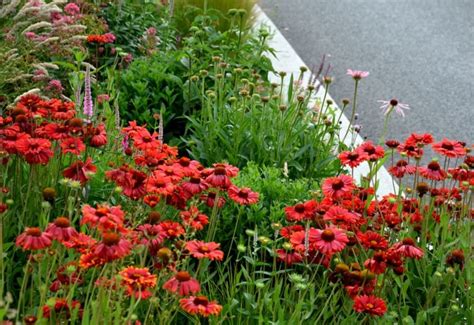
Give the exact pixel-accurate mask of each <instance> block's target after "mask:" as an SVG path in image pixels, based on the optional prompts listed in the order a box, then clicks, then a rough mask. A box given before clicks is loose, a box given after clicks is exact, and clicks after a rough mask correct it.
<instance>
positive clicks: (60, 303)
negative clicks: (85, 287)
mask: <svg viewBox="0 0 474 325" xmlns="http://www.w3.org/2000/svg"><path fill="white" fill-rule="evenodd" d="M52 303H54V305H51V304H48V305H45V306H43V317H44V318H51V317H52V315H51V314H54V315H55V316H56V317H55V319H56V320H59V319H60V318H61V316H62V317H64V318H66V319H69V318H71V316H72V313H74V312H76V313H77V315H78V316H79V317H82V310H81V303H80V302H79V301H77V300H72V301H71V303H70V304H69V303H68V300H67V299H64V298H53V301H52Z"/></svg>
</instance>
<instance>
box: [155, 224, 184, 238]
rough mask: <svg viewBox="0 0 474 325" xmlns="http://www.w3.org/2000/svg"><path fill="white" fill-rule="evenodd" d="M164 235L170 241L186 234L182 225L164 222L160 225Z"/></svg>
mask: <svg viewBox="0 0 474 325" xmlns="http://www.w3.org/2000/svg"><path fill="white" fill-rule="evenodd" d="M159 227H160V229H161V231H162V232H163V234H164V235H165V236H166V237H167V238H170V239H174V238H176V237H179V236H181V235H184V234H185V230H184V228H183V226H181V224H179V223H178V222H174V221H169V220H168V221H163V222H161V223H160V224H159Z"/></svg>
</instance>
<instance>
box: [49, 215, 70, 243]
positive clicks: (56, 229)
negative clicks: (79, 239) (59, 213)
mask: <svg viewBox="0 0 474 325" xmlns="http://www.w3.org/2000/svg"><path fill="white" fill-rule="evenodd" d="M45 232H46V233H48V234H50V235H51V238H52V239H55V240H57V241H59V242H61V243H62V242H64V241H69V240H70V239H71V238H72V237H75V236H77V230H76V229H74V228H73V227H72V226H71V222H70V221H69V219H68V218H66V217H58V218H56V220H54V222H53V223H50V224H49V225H48V227H47V228H46V231H45Z"/></svg>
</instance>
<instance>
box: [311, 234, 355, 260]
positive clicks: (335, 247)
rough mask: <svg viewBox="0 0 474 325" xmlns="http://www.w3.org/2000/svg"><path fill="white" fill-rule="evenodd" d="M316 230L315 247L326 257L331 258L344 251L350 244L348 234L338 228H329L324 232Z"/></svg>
mask: <svg viewBox="0 0 474 325" xmlns="http://www.w3.org/2000/svg"><path fill="white" fill-rule="evenodd" d="M316 230H317V232H316V234H315V237H314V246H315V247H316V248H317V249H318V250H319V251H320V252H321V253H323V254H325V255H329V256H331V255H332V254H334V253H337V252H340V251H342V250H343V249H344V247H346V244H347V243H348V242H349V239H348V238H347V235H346V233H345V232H344V231H342V230H340V229H338V228H334V227H328V228H326V229H324V230H321V229H316Z"/></svg>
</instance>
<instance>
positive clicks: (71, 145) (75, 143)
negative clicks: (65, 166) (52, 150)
mask: <svg viewBox="0 0 474 325" xmlns="http://www.w3.org/2000/svg"><path fill="white" fill-rule="evenodd" d="M84 150H86V146H85V144H84V142H82V140H81V139H79V138H74V137H70V138H67V139H65V140H63V141H61V152H62V153H68V152H69V153H71V154H73V155H80V154H81V152H83V151H84Z"/></svg>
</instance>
